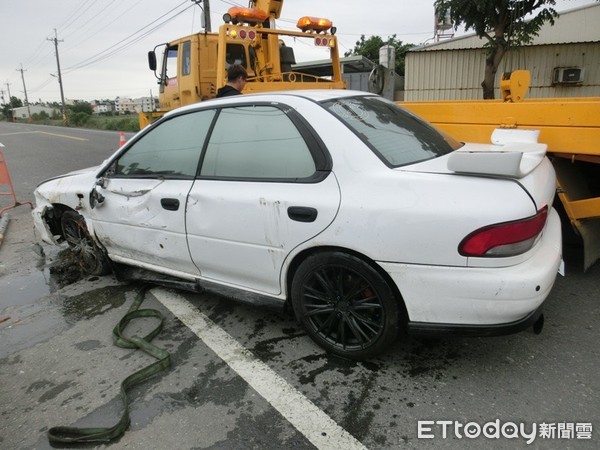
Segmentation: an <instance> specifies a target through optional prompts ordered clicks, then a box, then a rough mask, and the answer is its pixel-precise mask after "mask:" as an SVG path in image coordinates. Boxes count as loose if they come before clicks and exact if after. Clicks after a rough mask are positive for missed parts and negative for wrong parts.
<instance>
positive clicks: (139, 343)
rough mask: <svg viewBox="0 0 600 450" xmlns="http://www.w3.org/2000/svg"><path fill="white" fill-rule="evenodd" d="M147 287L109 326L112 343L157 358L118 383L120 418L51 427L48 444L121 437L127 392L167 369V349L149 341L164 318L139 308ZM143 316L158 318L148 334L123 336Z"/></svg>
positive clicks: (125, 425) (126, 422)
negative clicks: (108, 423)
mask: <svg viewBox="0 0 600 450" xmlns="http://www.w3.org/2000/svg"><path fill="white" fill-rule="evenodd" d="M148 288H149V287H144V288H142V289H141V290H140V292H139V293H138V294H137V297H136V298H135V300H134V301H133V304H132V305H131V307H130V308H129V311H127V313H126V314H125V316H123V318H122V319H121V320H120V321H119V323H118V324H117V325H116V326H115V328H114V329H113V343H114V344H115V345H116V346H117V347H122V348H139V349H140V350H143V351H144V352H146V353H148V354H149V355H151V356H153V357H154V358H156V359H157V361H156V362H154V363H152V364H150V365H149V366H146V367H144V368H143V369H141V370H138V371H137V372H135V373H133V374H131V375H129V376H128V377H127V378H125V380H123V382H122V383H121V399H122V401H123V405H124V410H123V415H122V416H121V420H119V422H118V423H117V424H116V425H114V426H113V427H110V428H77V427H53V428H50V429H49V430H48V440H49V441H50V443H51V444H74V443H84V442H109V441H112V440H114V439H117V438H119V437H120V436H122V435H123V434H124V433H125V431H126V430H127V428H128V427H129V422H130V421H129V398H128V396H127V391H128V390H129V389H130V388H131V387H132V386H134V385H136V384H138V383H141V382H142V381H145V380H147V379H148V378H150V377H151V376H152V375H154V374H156V373H158V372H160V371H161V370H164V369H167V368H168V367H169V366H170V365H171V358H170V355H169V353H168V352H166V351H165V350H163V349H161V348H158V347H156V346H154V345H152V344H151V341H152V339H154V338H155V337H156V336H157V335H158V334H159V333H160V331H161V330H162V327H163V321H164V318H163V316H162V314H161V313H160V312H159V311H157V310H155V309H139V308H140V306H141V304H142V302H143V301H144V298H145V294H146V291H147V290H148ZM143 317H155V318H157V319H159V320H160V323H159V325H158V326H157V327H156V328H155V329H154V330H152V332H150V333H149V334H148V335H146V336H144V337H143V338H142V337H139V336H132V337H125V336H124V334H123V332H124V331H125V328H126V327H127V325H128V324H129V322H131V321H132V320H135V319H139V318H143Z"/></svg>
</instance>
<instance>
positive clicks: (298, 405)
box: [0, 123, 600, 449]
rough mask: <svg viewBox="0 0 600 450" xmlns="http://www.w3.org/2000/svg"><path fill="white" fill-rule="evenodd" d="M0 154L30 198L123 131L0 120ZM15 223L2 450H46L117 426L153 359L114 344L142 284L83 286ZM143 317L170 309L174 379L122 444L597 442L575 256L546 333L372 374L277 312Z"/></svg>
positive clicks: (152, 391)
mask: <svg viewBox="0 0 600 450" xmlns="http://www.w3.org/2000/svg"><path fill="white" fill-rule="evenodd" d="M128 137H129V136H128ZM0 142H1V143H3V144H4V145H5V148H4V149H3V152H4V154H5V157H6V160H7V163H8V166H9V169H10V172H11V175H12V178H13V182H14V185H15V190H16V192H17V197H18V199H19V200H20V201H30V200H33V195H32V191H33V189H34V188H35V186H36V185H37V183H39V182H40V181H41V180H43V179H45V178H49V177H52V176H55V175H59V174H62V173H65V172H68V171H71V170H75V169H80V168H84V167H88V166H92V165H96V164H98V163H99V162H101V161H102V160H104V159H105V158H106V157H107V156H109V155H110V154H111V153H112V151H113V150H114V149H115V148H116V147H117V145H118V142H119V135H118V133H116V132H101V131H91V130H77V129H63V128H53V127H43V126H31V125H19V124H7V123H0ZM3 201H5V199H2V198H0V202H3ZM0 204H2V205H4V204H6V203H0ZM8 214H10V216H11V220H10V223H9V225H8V229H7V232H6V236H5V239H4V242H3V243H2V246H1V247H0V321H1V322H0V448H2V449H4V448H6V449H16V448H19V449H21V448H39V449H43V448H50V445H49V444H48V440H47V437H46V432H47V431H48V429H49V428H50V427H53V426H57V425H77V426H107V425H113V424H114V423H115V422H116V421H117V420H118V418H119V414H120V410H121V406H120V400H119V385H120V382H121V381H122V380H123V379H124V378H125V377H126V376H127V375H129V374H130V373H132V372H134V371H135V370H138V369H139V368H141V367H144V366H145V365H147V364H149V363H151V362H153V361H154V360H153V359H152V358H150V357H149V356H147V355H145V354H143V353H142V352H140V351H134V350H128V349H123V348H118V347H115V346H114V345H112V338H111V331H112V329H113V327H114V326H115V324H116V323H117V322H118V321H119V319H120V318H121V317H122V316H123V315H124V314H125V312H126V311H127V309H128V308H129V306H130V304H131V302H132V301H133V299H134V297H135V294H136V292H137V290H138V288H139V286H135V285H131V284H127V283H122V282H119V281H117V280H116V279H115V278H114V277H112V276H106V277H84V278H83V279H78V277H77V276H74V277H73V279H70V277H71V272H70V270H69V269H70V268H72V267H73V266H74V264H73V262H72V261H71V262H69V261H68V259H67V260H65V258H66V256H65V255H64V254H62V253H60V251H59V250H60V249H53V248H50V247H48V246H44V247H41V249H42V250H43V252H44V253H43V256H40V255H41V252H40V247H39V246H36V245H34V243H35V241H36V238H35V235H34V232H33V225H32V221H31V217H30V214H29V207H27V206H22V207H19V208H17V209H15V210H12V211H11V212H10V213H8ZM68 282H70V283H68ZM144 306H145V307H146V306H147V307H152V308H156V309H158V310H159V311H161V312H162V313H163V314H164V317H165V326H164V329H163V331H162V333H161V334H160V335H159V336H158V337H157V338H155V339H154V341H153V342H154V343H155V344H156V345H157V346H158V347H162V348H164V349H166V350H168V351H169V352H170V353H171V359H172V367H171V368H170V369H169V370H168V371H165V372H163V373H161V374H159V375H157V376H155V377H154V378H152V379H151V380H149V381H147V382H145V383H144V384H142V385H140V386H139V387H137V388H135V389H134V390H133V392H132V395H131V399H132V404H131V426H130V428H129V431H128V432H127V433H126V434H125V435H124V436H123V437H122V438H121V439H120V440H119V441H117V442H116V443H114V444H112V445H111V447H113V448H125V447H126V448H144V449H147V448H174V449H179V448H181V449H187V448H218V449H221V448H222V449H232V448H265V449H278V448H315V447H318V448H343V449H347V448H365V447H366V448H371V449H380V448H381V449H388V448H477V449H480V448H506V449H513V448H598V447H599V442H600V439H599V437H598V435H599V433H600V428H599V427H600V401H599V395H598V392H600V378H599V377H598V369H599V368H600V358H599V356H600V350H599V349H598V342H600V340H599V337H600V325H599V323H600V321H599V319H600V264H596V265H595V266H593V267H592V268H591V269H590V270H589V271H588V272H587V273H585V274H584V273H581V271H579V270H577V268H576V264H574V263H573V264H572V263H570V261H567V276H566V277H559V278H558V279H557V282H556V284H555V287H554V289H553V291H552V293H551V295H550V297H549V298H548V301H547V303H546V308H545V317H546V325H545V328H544V331H543V332H542V334H541V335H539V336H537V335H534V334H533V333H532V332H523V333H520V334H517V335H512V336H508V337H498V338H485V339H483V338H481V339H480V338H470V339H458V338H455V339H439V340H417V339H412V338H405V339H403V340H400V341H399V342H398V343H397V345H395V346H394V348H392V349H391V351H389V352H388V353H387V354H386V355H384V356H382V357H380V358H377V359H374V360H372V361H369V362H364V363H356V362H349V361H344V360H340V359H336V358H332V357H329V356H327V355H326V354H324V353H323V352H322V351H321V349H320V348H318V347H316V346H315V345H314V344H313V343H312V341H311V340H310V339H309V338H308V337H307V336H306V335H305V334H304V333H303V332H302V330H301V329H300V328H299V327H298V325H297V324H296V323H295V321H294V320H293V319H292V318H290V317H289V316H287V315H286V314H285V313H284V312H283V311H282V310H281V309H280V308H279V307H278V306H277V305H273V304H261V305H256V304H250V303H244V302H240V301H235V300H232V299H227V298H223V297H220V296H218V295H215V294H202V295H200V294H190V293H188V292H183V291H175V290H168V289H153V290H151V291H150V292H149V293H148V294H147V300H146V301H145V303H144ZM154 325H155V323H153V322H152V321H144V322H142V323H139V322H138V323H136V324H132V330H131V331H129V330H128V333H135V332H138V331H140V332H141V331H147V330H149V329H151V328H152V327H153V326H154ZM419 421H428V422H421V425H420V427H419ZM440 421H442V422H440ZM443 421H447V422H443ZM469 423H471V425H469V427H468V428H467V430H466V431H465V430H464V429H463V428H461V426H464V425H466V424H469ZM511 423H514V424H515V425H516V426H517V427H522V430H517V431H514V430H512V428H511ZM456 424H458V425H456ZM588 424H589V425H588ZM456 426H458V427H459V428H458V429H457V428H456ZM478 427H479V433H478ZM590 430H591V434H590V433H588V432H589V431H590ZM532 432H534V434H533V435H531V433H532ZM444 433H445V437H444ZM544 433H546V434H544ZM551 433H553V435H554V438H553V439H550V438H547V437H543V436H544V435H546V436H547V435H550V434H551ZM477 434H479V436H478V437H471V436H475V435H477ZM486 434H487V435H489V436H492V437H486V436H485V435H486ZM525 434H527V435H531V436H530V437H525V436H524V435H525ZM419 436H421V437H419ZM425 436H428V438H426V437H425ZM588 436H589V437H590V439H585V438H586V437H588ZM528 440H529V441H530V442H531V445H528V444H527V441H528ZM100 447H104V446H103V445H102V446H100Z"/></svg>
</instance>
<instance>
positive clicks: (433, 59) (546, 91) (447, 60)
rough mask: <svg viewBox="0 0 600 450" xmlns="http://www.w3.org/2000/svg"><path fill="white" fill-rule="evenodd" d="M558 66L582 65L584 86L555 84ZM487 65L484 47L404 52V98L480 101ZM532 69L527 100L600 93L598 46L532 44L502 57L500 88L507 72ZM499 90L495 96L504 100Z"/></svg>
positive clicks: (499, 73)
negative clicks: (553, 81)
mask: <svg viewBox="0 0 600 450" xmlns="http://www.w3.org/2000/svg"><path fill="white" fill-rule="evenodd" d="M555 67H583V68H584V70H585V73H584V81H583V83H582V84H581V85H569V86H564V85H552V75H553V70H554V68H555ZM484 69H485V50H484V49H465V50H438V51H433V50H430V51H415V52H409V53H408V54H407V55H406V82H405V88H404V89H405V99H406V100H407V101H427V100H476V99H481V98H483V95H482V90H481V81H482V80H483V76H484ZM516 69H528V70H530V71H531V87H530V89H529V92H528V94H527V97H529V98H539V97H600V44H599V43H597V42H593V43H581V44H557V45H540V46H528V47H522V48H520V49H517V50H515V51H513V52H509V53H508V54H507V55H505V56H504V59H503V61H502V63H501V64H500V68H499V69H498V73H497V76H496V86H499V80H500V75H501V73H502V72H504V71H510V70H516ZM500 97H501V96H500V91H499V90H498V89H496V98H500Z"/></svg>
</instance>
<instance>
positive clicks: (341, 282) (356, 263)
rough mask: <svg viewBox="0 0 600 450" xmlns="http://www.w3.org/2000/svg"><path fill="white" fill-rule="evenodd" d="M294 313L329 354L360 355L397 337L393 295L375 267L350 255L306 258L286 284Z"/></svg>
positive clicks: (397, 310) (372, 352)
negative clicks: (290, 281) (289, 289)
mask: <svg viewBox="0 0 600 450" xmlns="http://www.w3.org/2000/svg"><path fill="white" fill-rule="evenodd" d="M291 298H292V305H293V307H294V312H295V314H296V317H297V318H298V320H299V321H300V322H301V324H302V325H303V326H304V327H305V329H306V330H307V332H308V334H309V335H310V337H311V338H312V339H313V340H314V341H315V342H317V343H318V344H319V345H320V346H322V347H324V348H325V349H326V350H328V351H329V352H331V353H334V354H337V355H339V356H343V357H346V358H351V359H365V358H367V357H371V356H374V355H377V354H379V353H381V352H382V351H384V350H385V349H386V348H387V347H388V346H389V345H390V344H391V343H392V342H393V341H394V340H395V339H396V338H397V336H398V325H399V319H400V308H399V303H398V299H397V298H396V296H395V295H394V292H393V290H392V289H391V287H390V286H389V285H388V283H387V282H386V280H385V279H384V278H383V277H382V276H381V275H380V274H379V272H377V270H375V268H374V267H373V266H372V265H371V264H368V263H367V262H365V261H363V260H362V259H360V258H357V257H355V256H353V255H350V254H347V253H343V252H323V253H317V254H314V255H311V256H309V257H308V258H306V259H305V260H304V261H303V262H302V263H301V264H300V266H299V267H298V269H297V270H296V272H295V274H294V277H293V280H292V288H291Z"/></svg>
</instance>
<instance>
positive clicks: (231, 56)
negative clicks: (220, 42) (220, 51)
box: [225, 44, 247, 68]
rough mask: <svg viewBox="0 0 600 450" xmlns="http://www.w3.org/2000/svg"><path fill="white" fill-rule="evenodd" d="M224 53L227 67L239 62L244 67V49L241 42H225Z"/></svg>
mask: <svg viewBox="0 0 600 450" xmlns="http://www.w3.org/2000/svg"><path fill="white" fill-rule="evenodd" d="M226 48H227V52H226V53H225V65H226V67H227V68H229V66H230V65H232V64H241V65H242V66H244V67H246V66H247V64H246V49H245V48H244V46H243V45H241V44H227V47H226Z"/></svg>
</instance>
